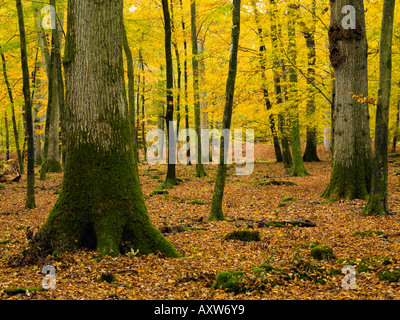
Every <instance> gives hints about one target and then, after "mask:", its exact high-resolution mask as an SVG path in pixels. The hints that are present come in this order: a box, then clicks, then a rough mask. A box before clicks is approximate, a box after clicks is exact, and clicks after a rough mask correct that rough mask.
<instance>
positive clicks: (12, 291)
mask: <svg viewBox="0 0 400 320" xmlns="http://www.w3.org/2000/svg"><path fill="white" fill-rule="evenodd" d="M42 290H45V289H43V288H42V287H16V288H7V289H4V292H5V293H7V294H8V295H15V294H24V293H26V292H36V291H42Z"/></svg>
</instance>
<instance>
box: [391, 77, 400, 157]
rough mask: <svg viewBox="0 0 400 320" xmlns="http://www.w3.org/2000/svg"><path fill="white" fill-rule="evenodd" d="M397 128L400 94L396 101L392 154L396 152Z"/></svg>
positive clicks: (399, 113) (399, 120) (399, 122)
mask: <svg viewBox="0 0 400 320" xmlns="http://www.w3.org/2000/svg"><path fill="white" fill-rule="evenodd" d="M398 87H400V83H399V84H398ZM399 126H400V93H399V96H398V99H397V111H396V124H395V127H394V134H393V142H392V151H393V152H396V145H397V139H398V137H399Z"/></svg>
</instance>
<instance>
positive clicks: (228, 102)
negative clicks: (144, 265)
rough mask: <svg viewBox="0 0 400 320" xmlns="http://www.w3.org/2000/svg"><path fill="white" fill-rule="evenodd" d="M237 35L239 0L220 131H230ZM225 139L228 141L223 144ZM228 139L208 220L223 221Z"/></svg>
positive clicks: (235, 0)
mask: <svg viewBox="0 0 400 320" xmlns="http://www.w3.org/2000/svg"><path fill="white" fill-rule="evenodd" d="M239 35H240V0H233V8H232V35H231V39H232V40H231V46H230V54H229V71H228V79H227V81H226V90H225V107H224V116H223V120H222V126H223V128H222V129H230V128H231V122H232V109H233V95H234V92H235V80H236V72H237V55H238V47H239ZM225 139H228V141H226V142H225ZM229 139H230V137H229V136H228V135H223V134H222V135H221V143H220V154H219V163H218V169H217V176H216V178H215V179H216V180H215V187H214V192H213V195H212V200H211V211H210V215H209V217H208V220H211V221H215V220H217V221H218V220H225V217H224V214H223V211H222V199H223V195H224V188H225V180H226V169H227V164H226V159H227V158H228V151H229V148H227V149H228V150H226V149H225V143H226V146H228V145H229Z"/></svg>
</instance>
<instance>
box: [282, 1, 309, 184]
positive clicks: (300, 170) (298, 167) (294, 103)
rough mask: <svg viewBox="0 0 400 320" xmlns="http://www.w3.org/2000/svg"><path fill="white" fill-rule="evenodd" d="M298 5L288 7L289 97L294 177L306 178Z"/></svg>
mask: <svg viewBox="0 0 400 320" xmlns="http://www.w3.org/2000/svg"><path fill="white" fill-rule="evenodd" d="M295 10H298V5H296V4H290V5H289V7H288V14H287V16H288V19H289V20H288V39H289V44H288V56H289V58H290V60H291V64H290V66H289V95H290V100H291V107H290V111H289V112H290V140H291V146H292V157H293V167H292V176H298V177H304V176H305V175H306V174H308V173H307V170H306V168H305V167H304V163H303V155H302V153H301V140H300V120H299V106H298V97H297V95H298V92H297V71H296V69H295V67H294V66H295V65H296V59H297V53H296V28H295V20H296V13H295Z"/></svg>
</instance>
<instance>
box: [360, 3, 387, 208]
mask: <svg viewBox="0 0 400 320" xmlns="http://www.w3.org/2000/svg"><path fill="white" fill-rule="evenodd" d="M394 7H395V0H385V1H384V3H383V14H382V28H381V41H380V49H379V89H378V104H377V107H376V123H375V146H374V160H373V169H372V182H371V192H370V194H369V197H368V201H367V204H366V205H365V208H364V210H363V211H362V213H363V214H365V215H374V214H380V215H386V214H388V213H389V208H388V204H387V196H388V195H387V193H388V192H387V179H388V138H389V137H388V131H389V106H390V90H391V86H392V35H393V20H394Z"/></svg>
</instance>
